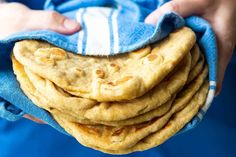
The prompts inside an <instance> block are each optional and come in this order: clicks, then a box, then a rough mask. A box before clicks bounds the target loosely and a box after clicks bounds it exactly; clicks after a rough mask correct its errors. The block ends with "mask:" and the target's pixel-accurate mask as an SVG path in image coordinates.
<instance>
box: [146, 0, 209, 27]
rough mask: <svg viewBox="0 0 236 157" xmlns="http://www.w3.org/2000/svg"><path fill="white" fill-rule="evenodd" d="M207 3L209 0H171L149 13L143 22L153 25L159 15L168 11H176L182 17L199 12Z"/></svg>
mask: <svg viewBox="0 0 236 157" xmlns="http://www.w3.org/2000/svg"><path fill="white" fill-rule="evenodd" d="M208 3H209V0H172V1H170V2H168V3H165V4H164V5H163V6H161V7H160V8H158V9H156V10H155V11H154V12H152V13H151V14H149V15H148V16H147V18H146V19H145V22H146V23H149V24H154V25H155V24H156V23H157V20H158V18H159V17H160V16H162V15H163V14H165V13H166V12H170V11H172V12H176V13H177V14H179V15H180V16H182V17H187V16H190V15H193V14H201V13H202V12H203V11H204V10H205V8H206V7H207V6H208Z"/></svg>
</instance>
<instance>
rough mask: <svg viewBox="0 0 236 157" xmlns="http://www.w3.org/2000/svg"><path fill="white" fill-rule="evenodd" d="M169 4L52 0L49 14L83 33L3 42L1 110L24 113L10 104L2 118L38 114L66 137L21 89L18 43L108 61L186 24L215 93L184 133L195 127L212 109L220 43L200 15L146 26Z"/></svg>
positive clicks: (40, 33) (29, 35)
mask: <svg viewBox="0 0 236 157" xmlns="http://www.w3.org/2000/svg"><path fill="white" fill-rule="evenodd" d="M166 2H167V0H159V1H158V0H147V1H144V0H73V1H72V0H47V1H46V3H45V9H49V10H55V11H58V12H60V13H62V14H64V15H65V16H68V17H70V18H73V19H75V20H77V21H79V22H80V23H81V25H82V28H83V29H82V30H81V31H79V32H78V33H75V34H73V35H62V34H59V33H56V32H52V31H49V30H37V31H30V32H21V33H18V34H14V35H12V36H10V37H8V38H6V39H3V40H0V51H1V53H0V97H1V99H0V102H2V103H0V105H1V104H5V103H6V102H8V106H9V103H11V104H12V106H14V107H12V109H14V108H16V107H18V108H19V109H18V112H11V114H10V112H9V110H7V108H6V105H5V107H4V105H3V107H0V108H1V110H0V112H2V113H3V112H4V114H0V115H5V116H6V115H9V116H11V117H12V116H13V115H15V116H16V118H15V119H17V117H19V114H18V113H19V112H20V111H19V110H22V113H28V114H30V115H33V116H35V117H37V118H39V119H41V120H43V121H45V122H46V123H48V124H49V125H51V126H52V127H54V128H55V129H57V130H58V131H61V132H63V133H65V131H64V130H63V129H62V128H61V127H60V126H59V125H58V124H57V123H56V122H55V121H54V120H53V118H52V117H51V116H50V114H48V112H47V111H45V110H43V109H40V108H38V107H37V106H35V105H34V104H33V103H32V102H31V101H30V100H29V99H28V98H27V97H26V96H25V95H24V94H23V93H22V91H21V90H20V88H19V84H18V83H17V81H16V79H15V76H14V74H13V71H12V67H11V60H10V52H11V51H12V48H13V46H14V43H15V42H16V41H19V40H23V39H39V40H44V41H47V42H49V43H52V44H54V45H56V46H58V47H61V48H63V49H65V50H68V51H71V52H73V53H77V54H82V55H100V56H102V55H103V56H107V55H115V54H119V53H126V52H128V51H131V50H135V49H138V48H140V47H143V46H145V45H147V44H150V43H153V42H156V41H159V40H161V39H163V38H164V37H166V36H167V35H168V34H169V33H170V32H171V31H173V30H174V29H177V28H180V27H182V26H184V25H186V26H188V27H190V28H192V29H193V30H194V31H195V33H196V34H197V38H198V43H199V45H200V47H201V49H202V50H203V52H204V53H205V56H206V59H207V62H208V65H209V81H210V88H209V93H208V97H207V101H206V103H205V105H204V106H203V107H202V109H201V110H200V111H199V113H198V114H197V115H196V116H195V117H194V118H193V119H192V121H191V122H190V123H188V124H187V125H186V126H185V128H183V130H182V132H184V131H186V130H189V129H191V128H193V127H195V126H196V125H197V123H198V122H200V121H201V119H202V117H203V115H204V114H205V113H206V111H207V109H208V108H209V106H210V103H211V102H212V100H213V97H214V93H215V88H216V71H217V67H216V65H217V48H216V39H215V36H214V33H213V31H212V28H211V26H210V25H209V24H208V23H207V22H206V21H205V20H204V19H202V18H200V17H196V16H192V17H188V18H186V19H183V18H182V17H180V16H178V15H177V14H175V13H173V12H170V13H166V14H165V15H164V16H162V17H161V18H160V19H159V20H158V22H157V24H156V26H152V25H148V24H145V23H144V19H145V17H146V16H147V15H148V14H149V13H151V12H152V11H154V10H155V9H156V8H158V7H160V6H161V5H163V4H164V3H166ZM4 109H5V110H4ZM6 111H7V112H6ZM11 111H12V110H11ZM7 113H9V114H7ZM12 119H14V118H12Z"/></svg>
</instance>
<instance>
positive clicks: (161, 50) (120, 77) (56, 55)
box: [13, 27, 196, 102]
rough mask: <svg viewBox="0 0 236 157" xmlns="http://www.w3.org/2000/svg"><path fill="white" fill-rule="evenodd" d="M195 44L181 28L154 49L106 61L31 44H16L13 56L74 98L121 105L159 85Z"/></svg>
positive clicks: (23, 42) (193, 39) (48, 46)
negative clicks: (123, 101)
mask: <svg viewBox="0 0 236 157" xmlns="http://www.w3.org/2000/svg"><path fill="white" fill-rule="evenodd" d="M195 41H196V37H195V34H194V32H193V31H192V30H191V29H189V28H186V27H183V28H181V29H179V30H177V31H175V32H173V33H171V34H170V35H169V36H168V37H167V38H166V39H164V40H163V41H161V42H159V43H158V44H155V46H154V47H153V48H151V47H150V46H147V47H145V48H143V49H140V50H138V51H135V52H131V53H128V54H123V55H117V56H113V57H107V58H105V57H88V56H81V55H77V54H72V53H66V52H65V51H64V50H62V49H60V48H57V47H54V46H52V45H50V44H48V43H45V42H42V41H33V40H26V41H20V42H17V43H16V44H15V46H14V50H13V53H14V55H15V57H16V59H17V60H18V61H19V62H20V63H21V64H22V65H23V66H24V67H26V68H27V69H29V70H31V71H32V72H34V73H36V74H37V75H39V76H41V77H43V78H45V79H48V80H50V81H52V82H53V83H55V84H56V85H57V86H59V87H61V88H63V89H64V90H65V91H67V92H69V93H71V94H73V95H76V96H81V97H84V98H90V99H94V100H97V101H103V102H104V101H122V100H131V99H134V98H137V97H139V96H141V95H143V94H145V93H146V92H148V91H149V90H151V89H152V88H153V87H154V86H156V85H157V84H159V83H160V82H161V81H162V80H163V79H164V78H165V76H166V75H168V73H169V72H170V71H172V70H173V69H174V67H175V66H176V65H177V64H178V63H179V62H180V61H181V60H182V59H183V57H184V56H186V54H187V53H188V52H189V51H190V49H191V48H192V47H193V45H194V44H195ZM137 69H138V70H137Z"/></svg>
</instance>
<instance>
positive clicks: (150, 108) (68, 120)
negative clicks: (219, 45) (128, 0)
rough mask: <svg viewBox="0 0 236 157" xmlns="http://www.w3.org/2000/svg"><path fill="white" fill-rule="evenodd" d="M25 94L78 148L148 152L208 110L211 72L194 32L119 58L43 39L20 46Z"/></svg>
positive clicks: (17, 56) (16, 54)
mask: <svg viewBox="0 0 236 157" xmlns="http://www.w3.org/2000/svg"><path fill="white" fill-rule="evenodd" d="M12 61H13V69H14V73H15V74H16V77H17V80H18V81H19V83H20V87H21V88H22V90H23V91H24V93H25V94H26V95H27V96H28V98H29V99H31V100H32V102H33V103H34V104H35V105H37V106H39V107H41V108H43V109H45V110H47V111H48V112H50V113H51V115H52V116H53V117H54V119H55V120H56V121H57V122H58V123H59V124H60V125H61V126H62V127H63V128H64V129H65V130H66V131H67V132H68V133H69V134H71V135H72V136H74V137H75V138H76V139H77V140H78V141H79V142H80V143H81V144H83V145H85V146H88V147H91V148H94V149H97V150H100V151H103V152H106V153H111V154H127V153H131V152H135V151H143V150H146V149H149V148H152V147H155V146H157V145H160V144H161V143H163V142H165V141H166V140H167V139H168V138H170V137H171V136H173V135H174V134H175V133H177V132H178V131H179V130H180V129H181V128H183V127H184V125H185V124H186V123H188V122H189V121H190V120H191V119H192V118H193V117H194V116H195V115H196V114H197V112H198V110H199V109H200V108H201V107H202V106H203V104H204V102H205V100H206V96H207V93H208V85H209V82H208V67H207V64H206V62H205V59H204V55H203V54H202V53H201V52H200V49H199V47H198V45H197V44H196V37H195V34H194V32H193V31H192V30H191V29H189V28H186V27H184V28H181V29H179V30H176V31H175V32H172V33H171V34H170V35H169V36H168V37H167V38H165V39H164V40H162V41H160V42H158V43H155V44H152V45H148V46H146V47H144V48H141V49H139V50H136V51H133V52H129V53H126V54H119V55H117V56H107V57H101V56H100V57H94V56H93V57H92V56H81V55H76V54H73V53H70V52H66V51H64V50H63V49H60V48H58V47H55V46H53V45H51V44H48V43H46V42H43V41H36V40H24V41H19V42H17V43H16V44H15V46H14V50H13V55H12Z"/></svg>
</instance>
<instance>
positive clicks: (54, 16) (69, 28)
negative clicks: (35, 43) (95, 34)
mask: <svg viewBox="0 0 236 157" xmlns="http://www.w3.org/2000/svg"><path fill="white" fill-rule="evenodd" d="M27 21H28V22H27V24H26V27H27V28H26V29H27V30H36V29H48V30H53V31H55V32H58V33H62V34H72V33H75V32H77V31H79V29H80V25H79V23H78V22H76V21H74V20H72V19H69V18H67V17H65V16H63V15H61V14H59V13H58V12H55V11H32V12H31V14H30V15H29V17H28V20H27Z"/></svg>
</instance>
